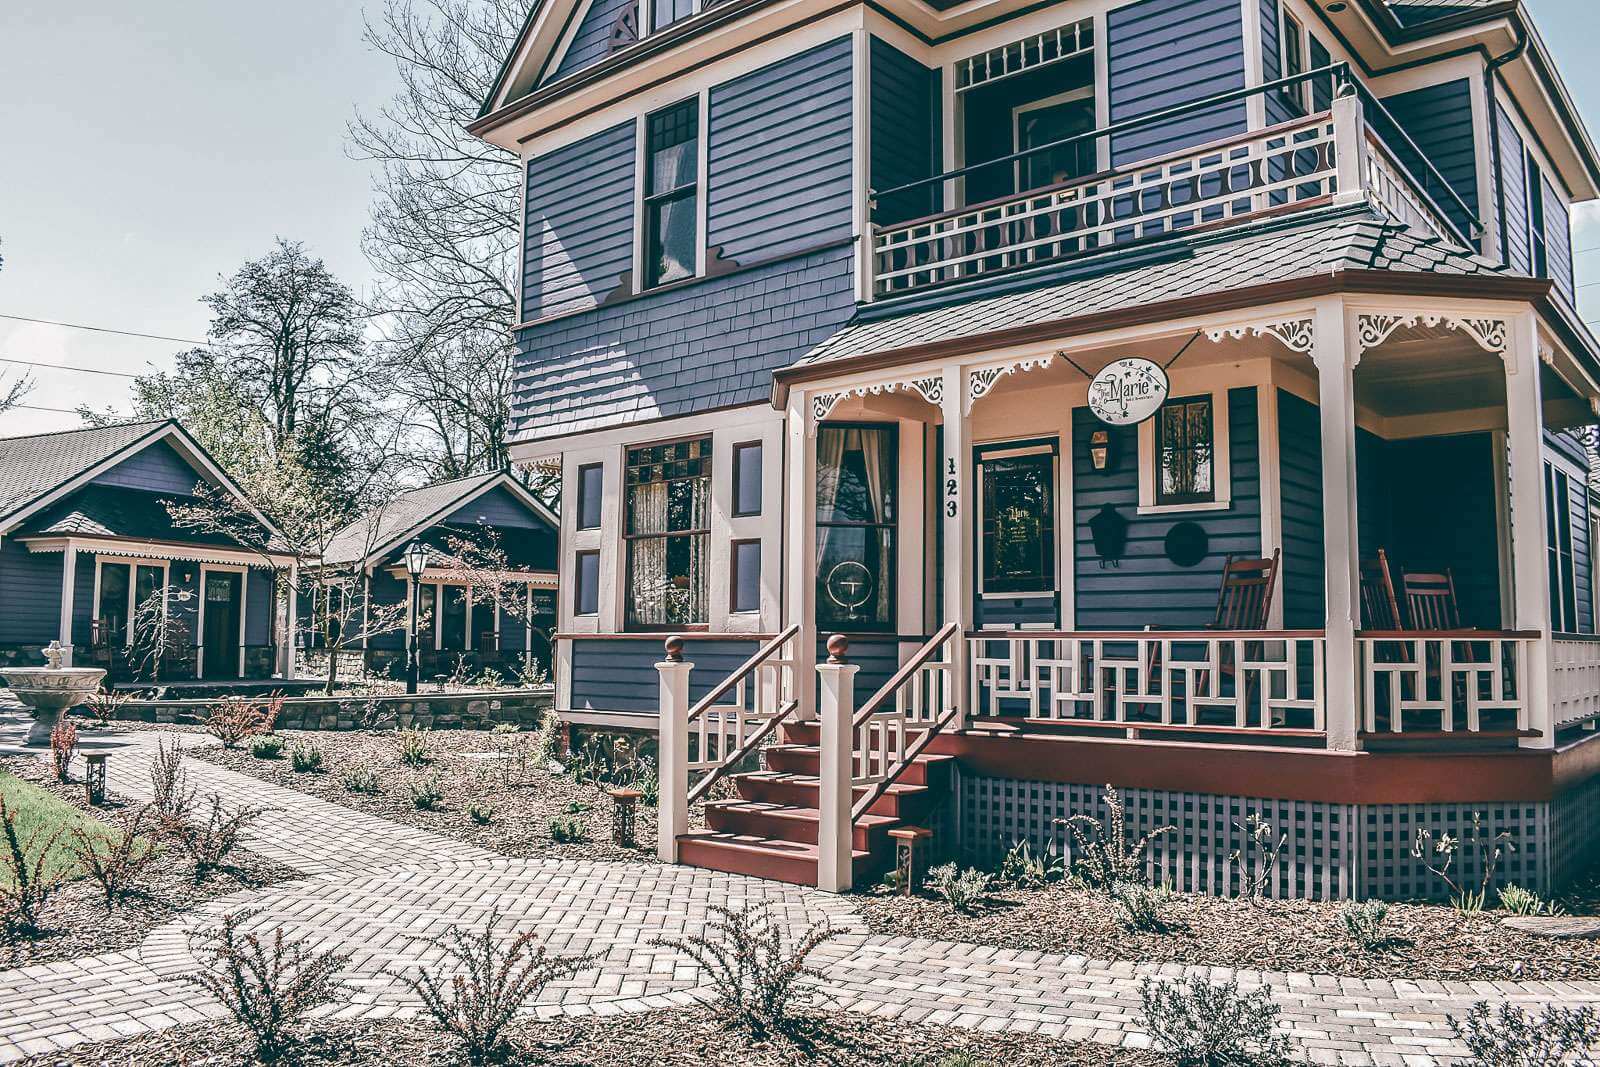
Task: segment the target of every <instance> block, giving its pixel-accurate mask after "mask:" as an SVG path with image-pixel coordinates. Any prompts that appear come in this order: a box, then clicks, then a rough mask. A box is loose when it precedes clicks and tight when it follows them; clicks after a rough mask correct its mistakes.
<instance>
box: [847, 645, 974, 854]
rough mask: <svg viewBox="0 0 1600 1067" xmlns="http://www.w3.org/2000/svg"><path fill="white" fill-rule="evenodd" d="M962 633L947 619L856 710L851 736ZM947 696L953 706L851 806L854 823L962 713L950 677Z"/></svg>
mask: <svg viewBox="0 0 1600 1067" xmlns="http://www.w3.org/2000/svg"><path fill="white" fill-rule="evenodd" d="M960 635H961V626H960V624H959V623H955V622H947V623H945V624H944V625H943V626H942V627H940V628H939V632H938V633H936V634H934V635H933V636H932V637H930V638H929V639H928V641H927V643H926V644H924V645H923V646H922V647H921V648H919V649H917V651H916V653H915V654H914V655H913V656H912V657H911V658H910V659H908V660H906V662H905V663H904V664H903V665H901V667H900V669H899V670H897V671H895V672H894V674H893V675H892V676H891V677H890V678H889V680H888V681H887V682H885V683H884V684H883V687H882V688H880V689H879V690H878V691H877V692H876V693H874V694H873V695H872V697H871V698H870V699H868V701H867V702H866V703H865V704H863V705H862V706H861V710H860V711H858V712H856V715H855V718H854V719H852V720H851V731H850V732H851V736H852V738H854V737H856V736H859V735H860V733H861V731H862V730H863V729H865V728H867V726H868V724H869V723H870V722H871V720H872V718H873V716H875V715H878V714H880V709H881V708H882V707H883V706H884V704H886V703H887V702H888V701H890V700H891V699H893V698H894V696H895V694H897V693H898V692H900V691H901V690H902V689H904V688H905V686H906V684H907V683H908V682H911V681H912V680H913V679H915V678H916V677H917V675H918V674H919V673H920V672H921V671H922V669H923V668H924V667H926V666H927V665H928V662H929V661H930V660H931V659H932V658H933V657H934V655H935V654H936V653H939V652H940V651H942V650H944V649H945V647H946V646H947V645H949V643H950V642H951V640H952V639H955V638H958V637H959V636H960ZM947 662H948V661H947ZM946 695H947V696H948V698H949V701H948V702H949V705H950V706H949V707H947V708H945V709H944V710H943V712H942V713H941V714H940V715H938V716H937V718H936V719H935V720H934V721H933V722H931V723H927V724H925V725H923V726H922V736H921V737H919V738H917V740H916V741H914V742H912V744H911V745H910V746H908V747H906V748H905V749H904V750H903V751H902V752H901V755H900V758H899V760H898V761H896V762H895V764H894V765H893V766H892V767H890V768H889V770H888V771H887V772H886V773H885V774H884V775H883V777H882V778H881V779H880V780H878V781H876V782H874V783H872V784H871V785H870V786H869V787H868V788H867V790H866V792H865V793H863V794H862V796H861V798H860V799H859V800H857V801H856V802H855V804H854V805H852V806H851V808H850V822H851V824H852V825H854V824H855V823H856V822H858V821H860V819H861V817H862V816H863V815H865V814H866V813H867V812H868V811H869V810H871V808H872V805H874V804H876V803H877V802H878V801H879V800H880V799H881V798H882V797H883V795H884V794H885V793H887V792H888V791H889V789H890V787H891V786H893V785H894V784H895V782H896V781H898V780H899V778H900V776H901V775H902V774H904V773H905V772H906V768H908V767H910V766H911V764H913V763H915V762H916V760H917V757H918V756H920V755H922V753H923V752H924V751H925V750H926V749H927V747H928V745H929V744H931V743H932V742H933V739H934V737H936V736H937V735H938V734H940V733H942V732H943V731H944V729H945V727H947V726H949V725H950V723H951V721H952V720H953V719H955V717H956V715H957V714H958V713H959V712H960V699H961V694H960V692H959V691H958V687H957V686H956V684H955V679H953V678H951V679H948V680H947V683H946ZM899 728H900V729H901V730H902V731H904V730H905V724H904V723H901V724H900V727H899ZM852 747H853V742H852Z"/></svg>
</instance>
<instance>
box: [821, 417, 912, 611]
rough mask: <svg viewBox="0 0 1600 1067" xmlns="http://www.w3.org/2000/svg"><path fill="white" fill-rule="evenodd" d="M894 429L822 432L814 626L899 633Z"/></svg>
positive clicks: (824, 429)
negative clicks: (896, 624) (895, 629)
mask: <svg viewBox="0 0 1600 1067" xmlns="http://www.w3.org/2000/svg"><path fill="white" fill-rule="evenodd" d="M896 468H897V464H896V456H895V437H894V428H893V427H887V426H837V425H836V426H823V427H820V428H819V429H818V430H817V484H816V496H817V623H818V625H819V626H825V627H828V628H831V629H839V630H847V631H848V630H869V631H872V630H890V629H893V627H894V583H895V471H896Z"/></svg>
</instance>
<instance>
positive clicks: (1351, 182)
mask: <svg viewBox="0 0 1600 1067" xmlns="http://www.w3.org/2000/svg"><path fill="white" fill-rule="evenodd" d="M1333 165H1334V172H1335V174H1336V178H1335V180H1336V181H1337V182H1338V185H1339V188H1338V189H1337V190H1336V191H1335V192H1334V194H1333V202H1334V203H1335V204H1353V203H1356V202H1357V201H1358V200H1362V199H1364V198H1365V197H1366V195H1367V126H1366V120H1365V118H1364V117H1363V116H1362V113H1361V97H1360V96H1359V95H1357V93H1356V91H1355V90H1354V89H1353V88H1351V89H1342V90H1341V91H1340V93H1339V95H1338V96H1336V97H1334V98H1333Z"/></svg>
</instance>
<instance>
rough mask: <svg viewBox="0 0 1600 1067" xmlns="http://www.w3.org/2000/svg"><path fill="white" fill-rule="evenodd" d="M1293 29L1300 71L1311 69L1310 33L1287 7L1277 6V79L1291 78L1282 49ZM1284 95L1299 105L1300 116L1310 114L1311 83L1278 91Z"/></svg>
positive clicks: (1280, 4) (1284, 52)
mask: <svg viewBox="0 0 1600 1067" xmlns="http://www.w3.org/2000/svg"><path fill="white" fill-rule="evenodd" d="M1291 25H1292V26H1293V27H1294V33H1293V36H1294V37H1295V38H1296V39H1297V40H1298V41H1299V42H1300V70H1299V72H1298V73H1300V74H1304V73H1305V72H1306V71H1308V70H1310V69H1311V31H1310V30H1308V29H1306V26H1305V23H1304V22H1303V21H1301V19H1300V18H1299V16H1297V15H1291V14H1290V13H1289V5H1288V4H1287V3H1282V2H1280V3H1279V4H1278V77H1280V78H1288V77H1291V76H1292V75H1290V73H1289V51H1288V49H1287V48H1285V47H1284V42H1285V41H1287V40H1288V39H1289V37H1290V29H1289V27H1290V26H1291ZM1279 91H1280V92H1283V93H1284V94H1285V95H1289V96H1292V97H1293V99H1294V101H1295V103H1297V104H1299V105H1300V110H1301V113H1302V114H1306V115H1309V114H1311V83H1310V82H1309V81H1303V82H1300V83H1299V84H1298V85H1291V86H1288V87H1287V88H1285V89H1282V90H1279Z"/></svg>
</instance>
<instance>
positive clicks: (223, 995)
mask: <svg viewBox="0 0 1600 1067" xmlns="http://www.w3.org/2000/svg"><path fill="white" fill-rule="evenodd" d="M252 914H253V913H251V912H234V913H233V914H230V915H227V916H224V917H223V920H222V929H221V930H218V931H215V932H213V933H211V934H210V935H208V936H207V937H206V938H205V940H204V943H203V944H202V945H201V946H200V947H199V950H198V952H197V955H199V956H200V959H201V961H202V963H203V964H204V969H203V970H200V971H198V972H197V973H194V974H187V975H184V976H183V977H184V980H185V981H188V982H192V983H193V984H195V985H197V986H199V987H200V988H201V989H203V990H205V991H206V992H207V993H209V994H211V995H212V996H213V997H215V998H216V999H217V1000H220V1001H221V1002H222V1005H223V1007H225V1008H227V1009H228V1013H229V1014H230V1015H232V1016H233V1018H234V1020H235V1021H236V1022H238V1023H239V1024H240V1025H242V1026H243V1027H244V1028H245V1029H246V1030H248V1031H250V1035H251V1037H252V1038H254V1040H255V1053H256V1058H257V1059H259V1060H260V1061H261V1062H263V1063H271V1062H273V1061H275V1060H277V1059H279V1058H280V1057H282V1056H283V1055H284V1054H285V1053H287V1052H289V1051H290V1050H291V1049H293V1047H294V1034H293V1028H294V1026H295V1025H296V1024H297V1023H298V1022H299V1021H300V1020H301V1019H302V1018H303V1017H304V1016H305V1014H306V1012H308V1011H310V1010H311V1009H312V1008H314V1007H316V1006H318V1005H319V1004H326V1003H328V1002H329V1001H331V1000H334V999H335V998H336V997H338V996H339V995H340V994H341V993H343V992H344V991H345V987H344V985H343V983H341V982H340V981H339V980H338V979H337V978H335V977H334V973H335V972H336V971H337V970H338V969H339V968H340V967H341V966H343V964H344V962H345V959H346V957H345V956H343V955H340V954H339V953H337V952H313V951H311V949H310V947H309V945H308V943H306V942H303V941H292V942H288V943H285V941H284V937H283V928H282V927H279V928H278V929H276V930H274V931H273V933H272V940H271V942H270V944H264V943H263V942H262V941H261V939H260V938H258V937H257V936H256V935H255V934H243V935H241V934H240V933H239V926H240V925H241V924H242V923H243V922H244V921H245V920H247V919H248V918H250V916H251V915H252Z"/></svg>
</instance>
